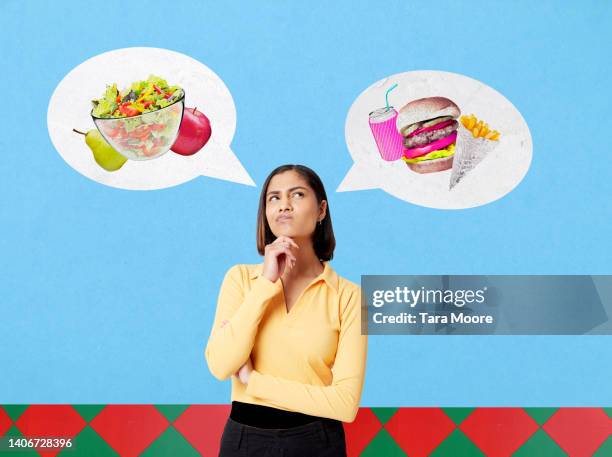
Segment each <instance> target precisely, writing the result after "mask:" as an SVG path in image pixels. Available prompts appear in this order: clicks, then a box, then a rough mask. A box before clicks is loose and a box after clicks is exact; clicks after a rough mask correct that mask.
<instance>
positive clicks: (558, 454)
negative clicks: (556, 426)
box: [512, 408, 567, 457]
mask: <svg viewBox="0 0 612 457" xmlns="http://www.w3.org/2000/svg"><path fill="white" fill-rule="evenodd" d="M539 409H544V408H539ZM546 409H548V408H546ZM532 417H533V416H532ZM534 419H535V418H534ZM536 455H537V456H538V457H567V454H566V453H565V451H564V450H563V449H561V448H560V447H559V445H558V444H557V443H555V442H554V441H553V439H552V438H551V437H550V436H548V433H546V432H545V431H544V430H542V429H540V430H538V431H537V432H535V433H534V434H533V435H532V436H531V438H529V439H528V440H527V442H526V443H525V444H523V445H522V446H521V447H520V448H519V449H518V450H517V451H516V452H515V453H514V454H512V457H532V456H536Z"/></svg>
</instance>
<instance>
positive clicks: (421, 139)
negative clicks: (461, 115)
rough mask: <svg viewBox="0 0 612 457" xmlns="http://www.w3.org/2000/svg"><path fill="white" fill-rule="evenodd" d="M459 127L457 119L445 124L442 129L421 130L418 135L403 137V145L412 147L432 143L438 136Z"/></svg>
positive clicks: (447, 133) (448, 133) (445, 134)
mask: <svg viewBox="0 0 612 457" xmlns="http://www.w3.org/2000/svg"><path fill="white" fill-rule="evenodd" d="M458 127H459V123H458V122H457V121H453V123H452V124H450V125H447V126H446V127H444V128H443V129H437V130H430V131H429V132H422V133H419V134H418V135H415V136H411V137H410V138H405V139H404V145H405V146H406V147H407V148H414V147H417V146H423V145H425V144H429V143H432V142H434V141H436V140H439V139H440V138H444V137H445V136H448V135H450V134H451V133H453V132H454V131H455V130H457V128H458Z"/></svg>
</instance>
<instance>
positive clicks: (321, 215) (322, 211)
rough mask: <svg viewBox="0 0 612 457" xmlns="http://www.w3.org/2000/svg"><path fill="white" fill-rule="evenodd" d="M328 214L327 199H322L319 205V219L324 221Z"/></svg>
mask: <svg viewBox="0 0 612 457" xmlns="http://www.w3.org/2000/svg"><path fill="white" fill-rule="evenodd" d="M326 214H327V200H321V204H320V205H319V220H320V221H322V220H323V219H325V216H326Z"/></svg>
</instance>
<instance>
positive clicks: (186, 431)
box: [173, 405, 231, 456]
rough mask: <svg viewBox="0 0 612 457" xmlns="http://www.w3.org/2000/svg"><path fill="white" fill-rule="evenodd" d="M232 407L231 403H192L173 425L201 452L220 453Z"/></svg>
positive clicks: (208, 453)
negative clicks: (222, 437)
mask: <svg viewBox="0 0 612 457" xmlns="http://www.w3.org/2000/svg"><path fill="white" fill-rule="evenodd" d="M230 409H231V406H229V405H192V406H190V407H189V408H187V409H186V410H185V411H184V412H183V414H181V415H180V416H179V417H178V418H177V419H176V420H175V421H174V423H173V425H174V428H176V429H177V430H178V431H179V432H180V434H181V435H183V436H184V437H185V439H186V440H187V441H188V442H189V444H191V445H192V446H193V447H194V448H195V450H197V451H198V452H199V453H200V454H202V455H203V456H214V455H218V454H219V445H220V443H221V435H222V433H223V428H224V427H225V423H226V422H227V418H228V417H229V414H230Z"/></svg>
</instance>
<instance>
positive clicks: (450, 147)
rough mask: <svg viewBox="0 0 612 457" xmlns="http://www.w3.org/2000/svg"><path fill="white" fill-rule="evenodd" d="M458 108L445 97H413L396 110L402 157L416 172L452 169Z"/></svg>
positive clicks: (457, 124) (457, 125)
mask: <svg viewBox="0 0 612 457" xmlns="http://www.w3.org/2000/svg"><path fill="white" fill-rule="evenodd" d="M460 114H461V111H460V110H459V107H458V106H457V105H456V104H455V103H454V102H453V101H452V100H449V99H448V98H444V97H427V98H420V99H418V100H413V101H411V102H410V103H408V104H406V105H404V107H402V108H401V109H400V111H399V114H398V116H397V121H396V127H397V130H398V131H399V133H400V134H401V135H402V136H403V137H404V153H403V156H402V160H403V161H404V162H406V164H407V165H408V167H409V168H410V169H411V170H412V171H415V172H417V173H433V172H436V171H444V170H448V169H450V168H452V166H453V158H454V154H455V143H456V141H457V128H458V127H459V123H458V122H457V118H458V117H459V115H460Z"/></svg>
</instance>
